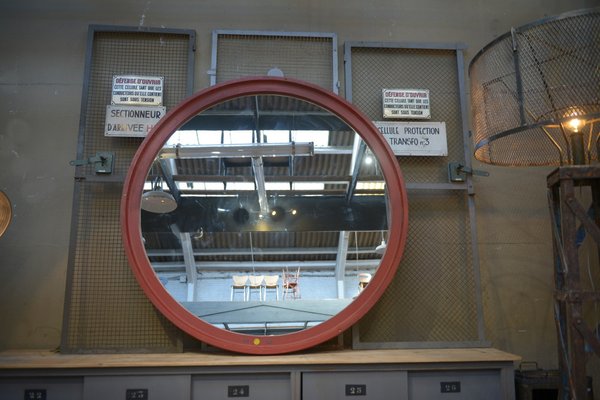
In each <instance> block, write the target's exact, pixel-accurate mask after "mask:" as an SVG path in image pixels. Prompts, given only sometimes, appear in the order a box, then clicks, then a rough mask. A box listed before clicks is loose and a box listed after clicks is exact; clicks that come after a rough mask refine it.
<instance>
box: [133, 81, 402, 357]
mask: <svg viewBox="0 0 600 400" xmlns="http://www.w3.org/2000/svg"><path fill="white" fill-rule="evenodd" d="M253 95H281V96H289V97H294V98H298V99H301V100H304V101H307V102H309V103H313V104H315V105H317V106H320V107H322V108H323V109H325V110H327V111H329V112H331V113H332V114H334V115H336V116H338V117H339V118H340V119H342V120H343V121H344V122H346V123H347V124H348V125H349V126H350V127H352V128H353V129H354V130H355V131H356V132H358V133H359V134H360V135H361V137H362V139H363V140H364V141H365V143H366V144H367V145H368V146H369V147H370V148H371V150H372V151H373V153H374V154H375V156H376V157H377V159H378V161H379V164H380V166H381V170H382V171H383V175H384V177H385V181H386V188H387V195H388V202H389V206H388V214H389V215H388V222H389V233H388V245H387V250H386V252H385V254H384V255H383V257H382V259H381V264H380V266H379V268H378V270H377V273H376V274H375V275H374V277H373V279H372V281H371V282H370V283H369V285H368V286H367V287H366V289H365V290H364V291H363V292H362V293H361V294H360V296H358V297H357V299H356V300H354V301H353V302H352V303H350V305H348V306H347V307H346V308H345V309H344V310H342V311H341V312H340V313H338V314H337V315H335V316H333V317H331V318H330V319H328V320H326V321H324V322H323V323H321V324H319V325H317V326H314V327H311V328H309V329H305V330H302V331H299V332H295V333H289V334H283V335H276V336H260V335H248V334H242V333H235V332H230V331H227V330H224V329H221V328H217V327H215V326H213V325H211V324H209V323H206V322H204V321H203V320H201V319H200V318H198V317H196V316H195V315H193V314H191V313H190V312H189V311H187V310H186V309H185V308H184V307H183V306H181V305H180V304H179V303H178V302H177V301H176V300H175V299H173V297H171V295H170V294H169V293H168V292H167V291H166V289H165V288H164V286H163V285H162V284H161V282H160V281H159V279H158V277H157V276H156V274H155V273H154V270H153V269H152V265H151V264H150V261H149V260H148V257H147V255H146V251H145V249H144V244H143V242H142V233H141V227H140V226H141V224H140V223H141V214H140V206H141V198H142V193H143V186H144V182H145V180H146V175H147V174H148V171H149V169H150V166H151V165H152V162H153V161H154V159H155V157H156V155H157V154H158V152H159V151H160V149H161V148H162V147H163V145H164V143H165V142H166V141H167V139H168V138H169V137H170V136H171V134H172V133H174V132H175V131H176V130H177V129H178V128H180V127H181V126H182V125H183V124H184V123H185V122H186V121H188V120H189V119H190V118H192V117H193V116H195V115H196V114H198V113H201V112H202V111H204V110H207V109H209V108H210V107H212V106H214V105H216V104H219V103H222V102H225V101H227V100H231V99H234V98H236V97H242V96H253ZM121 225H122V230H123V240H124V246H125V251H126V253H127V257H128V259H129V262H130V265H131V268H132V270H133V272H134V274H135V277H136V279H137V280H138V282H139V284H140V286H141V287H142V289H143V290H144V292H145V294H146V296H147V297H148V298H149V299H150V301H151V302H152V303H153V304H154V306H155V307H156V308H157V309H158V310H159V311H160V312H161V313H162V314H163V315H164V316H165V317H167V318H168V319H169V320H170V321H171V322H172V323H173V324H175V325H176V326H177V327H179V328H180V329H182V330H183V331H184V332H186V333H188V334H189V335H191V336H193V337H195V338H197V339H199V340H201V341H204V342H206V343H209V344H211V345H213V346H216V347H219V348H222V349H226V350H230V351H235V352H240V353H247V354H281V353H289V352H294V351H299V350H303V349H307V348H310V347H313V346H315V345H317V344H320V343H323V342H325V341H327V340H329V339H331V338H333V337H335V336H337V335H339V334H341V333H342V332H344V331H345V330H346V329H348V328H350V327H351V326H352V325H353V324H355V323H356V322H357V321H358V320H359V319H360V318H361V317H362V316H363V315H365V314H366V313H367V312H368V311H369V310H370V309H371V307H373V305H375V303H376V302H377V300H378V299H379V298H380V297H381V295H382V294H383V292H384V290H385V289H386V287H387V286H388V285H389V283H390V282H391V281H392V279H393V278H394V276H395V274H396V270H397V269H398V266H399V264H400V260H401V258H402V254H403V251H404V247H405V243H406V237H407V231H408V201H407V195H406V188H405V185H404V180H403V178H402V174H401V172H400V168H399V166H398V162H397V161H396V157H395V156H394V154H393V153H392V151H391V149H390V148H389V146H388V144H387V142H386V140H385V139H384V138H383V136H382V135H381V134H380V133H379V131H378V130H377V128H376V127H375V126H374V125H373V124H372V122H371V121H370V120H369V119H368V118H367V117H365V116H364V115H363V113H362V112H361V111H359V110H358V109H357V108H356V107H355V106H353V105H352V104H350V103H348V102H347V101H345V100H344V99H343V98H341V97H339V96H337V95H336V94H334V93H332V92H328V91H326V90H324V89H322V88H320V87H318V86H315V85H312V84H309V83H306V82H301V81H298V80H293V79H289V78H272V77H264V78H263V77H261V78H247V79H240V80H235V81H229V82H225V83H222V84H219V85H216V86H212V87H209V88H207V89H204V90H202V91H200V92H198V93H196V94H195V95H193V96H191V97H190V98H188V99H186V100H184V101H183V102H181V103H180V104H179V105H178V106H176V107H175V108H173V109H172V110H170V112H169V113H167V115H166V116H165V117H164V118H162V119H161V120H160V122H159V123H158V124H157V125H156V126H155V127H154V129H153V130H152V131H151V132H150V133H149V135H148V136H147V137H146V139H145V140H144V141H143V142H142V144H141V145H140V147H139V149H138V151H137V153H136V154H135V156H134V158H133V161H132V162H131V166H130V168H129V173H128V175H127V178H126V181H125V185H124V189H123V194H122V199H121Z"/></svg>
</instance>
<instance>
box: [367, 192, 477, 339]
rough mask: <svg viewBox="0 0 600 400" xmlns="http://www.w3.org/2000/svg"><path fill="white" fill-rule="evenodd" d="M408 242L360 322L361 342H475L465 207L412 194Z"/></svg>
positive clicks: (458, 201) (446, 196)
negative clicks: (396, 266) (392, 273)
mask: <svg viewBox="0 0 600 400" xmlns="http://www.w3.org/2000/svg"><path fill="white" fill-rule="evenodd" d="M409 204H410V210H409V213H410V218H409V230H408V242H407V246H406V250H405V252H404V258H403V260H402V264H401V265H400V268H399V270H398V273H397V274H396V277H395V279H394V280H393V281H392V283H391V284H390V286H389V287H388V289H387V291H386V292H385V294H384V295H383V296H382V297H381V299H380V300H379V302H378V303H377V305H376V306H375V307H373V309H372V310H371V311H370V312H369V313H368V314H367V315H366V316H365V317H364V318H363V319H362V320H361V322H360V326H359V328H360V340H361V342H363V343H365V342H367V343H368V342H379V343H385V342H475V341H477V340H478V339H479V338H478V332H477V309H476V305H475V301H474V292H475V290H476V285H475V280H474V277H473V274H472V268H471V264H472V261H471V260H472V256H473V255H472V252H471V243H470V240H469V239H468V238H470V236H469V235H470V228H469V227H470V223H469V219H468V210H467V207H468V205H467V202H466V200H465V195H464V193H462V192H460V191H442V192H440V191H433V190H431V191H419V192H415V191H411V192H410V193H409Z"/></svg>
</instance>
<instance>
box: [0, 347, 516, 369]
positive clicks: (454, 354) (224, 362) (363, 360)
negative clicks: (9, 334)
mask: <svg viewBox="0 0 600 400" xmlns="http://www.w3.org/2000/svg"><path fill="white" fill-rule="evenodd" d="M519 360H520V357H518V356H516V355H514V354H510V353H505V352H503V351H500V350H497V349H493V348H469V349H385V350H342V351H329V352H315V353H302V354H289V355H276V356H273V355H267V356H251V355H238V354H213V353H168V354H59V353H55V352H50V351H35V350H33V351H32V350H29V351H16V350H11V351H5V352H0V370H2V369H36V368H42V369H68V368H130V367H136V368H139V367H141V368H146V367H222V366H255V365H335V364H337V365H343V364H344V365H347V364H393V363H394V364H421V363H459V362H462V363H464V362H474V363H482V362H483V363H485V362H514V361H519Z"/></svg>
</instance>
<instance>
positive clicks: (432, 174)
mask: <svg viewBox="0 0 600 400" xmlns="http://www.w3.org/2000/svg"><path fill="white" fill-rule="evenodd" d="M382 89H429V96H430V105H431V121H440V122H442V121H443V122H445V123H446V132H447V136H448V156H447V157H402V158H400V159H399V161H400V163H401V167H402V172H403V174H404V179H406V181H407V182H447V181H448V173H447V165H448V162H449V161H457V162H461V161H463V160H464V158H465V155H464V149H463V143H464V142H463V136H462V120H461V113H460V102H459V85H458V77H457V67H456V52H455V51H453V50H429V49H406V48H372V47H355V48H353V49H352V103H354V104H355V105H356V106H358V107H359V108H360V109H361V110H362V111H363V112H364V113H365V114H366V115H367V116H369V117H370V118H371V119H372V120H374V121H382V120H383V103H382V93H381V91H382Z"/></svg>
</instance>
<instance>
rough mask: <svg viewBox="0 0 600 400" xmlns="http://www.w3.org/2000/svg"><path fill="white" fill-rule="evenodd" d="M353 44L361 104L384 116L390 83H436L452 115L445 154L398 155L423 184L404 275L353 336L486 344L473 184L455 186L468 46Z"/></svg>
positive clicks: (369, 343) (415, 194)
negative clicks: (451, 170) (452, 173)
mask: <svg viewBox="0 0 600 400" xmlns="http://www.w3.org/2000/svg"><path fill="white" fill-rule="evenodd" d="M345 48H346V54H345V58H346V62H347V65H346V73H347V76H346V80H347V81H346V87H347V89H346V92H347V93H346V94H347V96H348V97H350V98H351V100H352V102H353V103H354V104H355V105H357V106H358V107H359V108H360V109H361V110H362V111H363V112H365V113H366V114H367V115H368V116H369V117H370V118H371V119H373V120H377V121H381V120H383V101H382V89H428V90H429V93H430V109H431V121H437V122H445V124H446V131H447V146H448V155H447V156H421V157H414V156H398V157H397V159H398V162H399V164H400V167H401V168H402V173H403V175H404V178H405V179H406V181H407V185H408V187H409V188H410V187H411V184H412V185H413V186H414V187H419V188H421V189H415V190H410V191H409V196H408V199H409V232H408V241H407V247H406V249H405V252H404V256H403V260H402V263H401V265H400V266H399V269H398V272H397V274H396V277H395V278H394V280H393V282H392V283H391V285H390V286H389V287H388V289H387V291H386V293H385V294H384V295H383V296H382V298H381V299H380V300H379V302H378V304H377V305H376V306H375V307H374V308H373V309H372V310H371V311H370V312H369V313H368V314H367V315H366V317H364V318H363V319H362V320H361V321H360V323H359V324H358V325H357V329H355V334H356V333H358V337H355V339H354V345H355V347H358V348H361V347H363V348H372V347H426V346H451V345H453V344H456V343H461V344H462V345H466V344H469V345H471V344H473V345H481V344H482V343H483V340H484V339H483V328H482V326H483V316H482V314H481V301H480V298H481V296H480V285H479V280H478V260H477V254H476V253H475V252H474V250H473V249H474V247H473V237H474V235H475V232H474V229H475V228H474V226H475V224H474V221H473V220H472V219H471V217H470V215H472V214H473V213H472V212H471V211H472V207H473V204H472V202H471V201H469V199H468V193H467V188H466V187H464V186H463V187H455V189H457V190H448V164H449V163H450V162H459V163H461V164H468V163H469V158H470V157H469V155H468V153H466V150H465V140H466V139H465V133H466V132H465V128H464V127H465V126H466V123H465V121H464V118H465V116H464V113H463V110H464V96H465V94H464V90H463V89H462V87H461V85H462V83H461V82H463V76H462V71H461V67H462V58H461V57H462V56H460V55H458V54H457V52H458V50H457V47H453V46H448V47H445V48H444V47H443V48H439V47H435V48H432V47H418V46H417V45H407V46H402V45H394V44H377V43H374V44H372V45H371V44H369V43H359V44H356V45H353V44H352V43H347V44H346V47H345ZM461 54H462V53H461ZM467 179H469V178H467ZM392 206H393V205H392Z"/></svg>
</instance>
